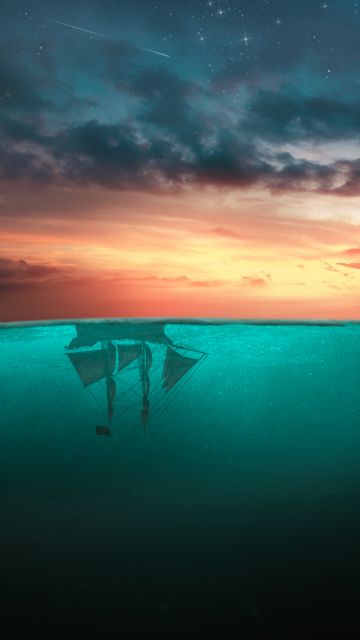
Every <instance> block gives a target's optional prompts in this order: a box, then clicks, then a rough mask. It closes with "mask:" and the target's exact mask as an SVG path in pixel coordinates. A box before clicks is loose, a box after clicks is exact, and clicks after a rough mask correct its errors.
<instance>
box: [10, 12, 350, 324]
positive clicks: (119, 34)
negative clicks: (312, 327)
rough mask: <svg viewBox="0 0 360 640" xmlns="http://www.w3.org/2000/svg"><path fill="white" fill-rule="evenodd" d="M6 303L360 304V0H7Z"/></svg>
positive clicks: (264, 308)
mask: <svg viewBox="0 0 360 640" xmlns="http://www.w3.org/2000/svg"><path fill="white" fill-rule="evenodd" d="M1 22H2V29H1V33H0V320H27V319H28V320H30V319H37V318H66V317H72V318H75V317H110V316H152V317H154V316H171V315H172V316H207V317H219V316H222V317H237V318H324V319H325V318H339V319H340V318H360V309H359V304H358V300H359V293H360V209H359V205H360V144H359V142H360V44H359V42H360V0H359V2H353V1H352V0H329V1H328V2H318V1H317V0H301V2H300V1H299V0H236V1H235V0H209V1H202V0H196V1H194V0H193V1H190V0H181V1H179V2H172V1H171V0H157V1H155V2H151V1H149V0H132V1H131V2H129V1H128V0H127V1H126V2H125V1H123V0H116V1H110V0H101V1H100V0H89V1H82V2H80V1H77V0H72V1H71V2H69V1H68V0H63V1H62V2H61V3H56V6H55V3H51V4H49V3H48V2H45V1H44V0H33V2H32V3H29V2H25V1H18V0H12V1H11V2H10V1H7V0H3V2H2V17H1Z"/></svg>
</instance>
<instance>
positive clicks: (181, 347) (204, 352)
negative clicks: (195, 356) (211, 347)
mask: <svg viewBox="0 0 360 640" xmlns="http://www.w3.org/2000/svg"><path fill="white" fill-rule="evenodd" d="M171 346H172V347H174V349H184V350H185V351H194V353H201V354H202V355H203V356H208V355H209V354H208V353H207V352H206V351H200V350H199V349H194V347H187V346H186V345H182V344H172V345H171Z"/></svg>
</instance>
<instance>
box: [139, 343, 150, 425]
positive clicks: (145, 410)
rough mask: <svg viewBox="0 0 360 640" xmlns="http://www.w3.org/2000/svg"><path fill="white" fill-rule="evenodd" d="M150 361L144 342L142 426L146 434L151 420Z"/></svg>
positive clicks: (142, 361) (142, 360)
mask: <svg viewBox="0 0 360 640" xmlns="http://www.w3.org/2000/svg"><path fill="white" fill-rule="evenodd" d="M149 365H150V361H149V355H148V350H147V349H146V343H145V341H144V340H143V341H142V342H141V365H140V366H141V370H140V376H141V387H142V409H141V413H140V415H141V424H142V427H143V429H144V433H145V430H146V425H147V423H148V420H149V411H150V402H149V390H150V379H149V376H148V374H147V372H148V369H149Z"/></svg>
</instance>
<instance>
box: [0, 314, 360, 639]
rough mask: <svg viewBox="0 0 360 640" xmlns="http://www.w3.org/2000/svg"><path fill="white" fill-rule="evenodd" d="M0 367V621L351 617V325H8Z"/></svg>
mask: <svg viewBox="0 0 360 640" xmlns="http://www.w3.org/2000/svg"><path fill="white" fill-rule="evenodd" d="M84 327H85V328H84ZM119 327H120V329H119ZM90 343H92V344H90ZM111 345H113V346H114V347H115V350H116V358H115V360H114V361H112V360H111V357H110V356H109V354H110V355H111V353H113V352H112V351H111V350H112V346H111ZM146 345H147V346H146ZM69 346H70V349H69ZM118 346H120V347H122V350H121V349H120V350H119V351H118V350H117V348H118ZM135 347H136V348H137V349H138V351H136V348H135ZM134 348H135V351H134ZM131 349H132V350H133V351H131ZM149 351H150V356H149ZM90 352H91V354H92V355H90V356H85V358H84V357H83V356H81V357H80V360H79V359H77V360H76V358H77V357H78V356H79V354H89V353H90ZM94 352H96V354H95V355H94ZM131 353H132V354H133V356H134V358H133V359H132V360H131V357H132V355H131ZM69 354H70V355H71V354H77V355H76V356H75V358H71V357H69ZM101 354H103V355H101ZM174 354H175V355H174ZM103 356H104V358H105V356H106V358H105V359H104V360H102V357H103ZM86 357H88V358H90V360H88V361H86ZM94 358H95V360H94ZM99 358H100V360H99ZM124 358H125V360H124ZM126 358H128V359H129V362H128V363H126ZM146 358H148V359H146ZM149 358H150V360H149ZM130 360H131V361H130ZM0 362H1V365H0V385H1V386H0V388H1V435H0V499H1V514H2V517H1V521H2V525H1V529H0V540H1V576H2V577H1V584H2V588H1V605H0V609H1V611H0V613H1V620H2V625H3V627H4V628H5V627H6V628H9V629H11V630H19V629H27V630H29V629H31V628H34V629H42V628H44V629H47V630H60V631H64V632H70V631H76V632H80V631H90V630H94V629H95V630H97V631H98V632H108V631H110V629H113V628H114V625H115V628H116V629H118V630H119V632H121V631H123V630H124V629H125V628H126V629H127V628H129V626H130V628H131V630H132V631H133V632H134V633H136V632H142V633H145V632H147V633H149V632H150V631H151V632H153V631H155V632H156V633H158V634H161V633H163V634H165V635H168V637H174V636H175V635H176V634H178V633H179V634H180V635H182V637H198V636H199V633H200V632H204V633H206V634H207V635H209V634H215V635H217V636H218V637H233V636H234V637H245V638H247V637H249V638H253V637H254V638H263V637H270V635H271V634H275V635H276V634H277V636H278V637H279V636H281V635H283V636H284V637H293V638H296V637H301V638H303V637H323V636H322V634H323V633H324V632H325V630H327V629H329V628H331V629H333V630H334V629H335V630H337V632H338V633H340V635H341V634H346V633H348V632H350V631H351V632H358V631H360V623H359V621H358V601H359V597H360V546H359V542H358V541H359V534H360V508H359V503H360V325H358V324H355V323H344V324H341V323H340V324H336V323H335V324H329V325H326V324H325V323H324V324H322V325H316V324H304V323H302V324H296V323H292V324H276V323H273V324H251V323H250V324H243V323H239V324H211V323H210V324H209V323H206V322H202V323H196V322H195V321H194V322H188V323H174V322H157V323H155V324H151V323H150V324H148V323H128V322H126V323H125V324H124V323H118V324H116V323H114V322H112V323H93V324H91V323H90V324H89V323H85V325H84V324H81V323H80V324H79V323H75V324H49V325H46V324H41V325H24V326H21V325H3V326H2V327H1V328H0ZM74 362H76V363H77V365H78V368H76V366H74ZM79 362H80V363H82V364H83V363H85V365H84V366H85V368H86V367H87V375H88V380H87V381H88V382H89V381H90V383H89V384H87V385H86V386H84V384H83V381H84V380H83V379H84V375H85V374H84V367H83V368H82V369H81V367H80V375H79V364H78V363H79ZM87 362H90V364H87ZM94 362H95V365H94ZM99 362H100V364H99ZM121 362H122V365H123V366H122V365H121V366H122V368H121V369H120V371H118V368H119V367H120V363H121ZM124 363H125V364H124ZM94 367H95V368H94ZM111 367H112V370H111V371H110V368H111ZM89 371H90V373H89ZM94 377H95V378H96V377H98V378H99V379H97V380H93V378H94ZM111 380H112V381H114V382H110V381H111ZM91 381H92V382H91ZM144 407H145V409H146V411H145V414H146V415H145V414H144V413H142V412H144ZM110 413H111V415H110ZM97 427H103V428H104V429H105V431H104V432H101V431H100V432H99V430H98V433H97V432H96V428H97ZM107 434H110V435H107Z"/></svg>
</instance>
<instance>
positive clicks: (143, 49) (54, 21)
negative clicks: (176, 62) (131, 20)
mask: <svg viewBox="0 0 360 640" xmlns="http://www.w3.org/2000/svg"><path fill="white" fill-rule="evenodd" d="M46 20H47V21H48V22H53V23H54V24H60V25H61V26H63V27H68V28H69V29H76V31H83V32H84V33H90V35H92V36H97V37H98V38H107V39H108V40H112V39H113V38H111V36H107V35H106V34H105V33H99V32H98V31H90V29H84V28H83V27H77V26H76V25H74V24H68V23H67V22H61V21H60V20H52V19H51V18H46ZM137 48H138V49H141V51H147V52H148V53H154V54H155V55H157V56H163V58H170V56H169V54H168V53H162V51H156V50H155V49H148V48H147V47H139V46H137Z"/></svg>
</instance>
